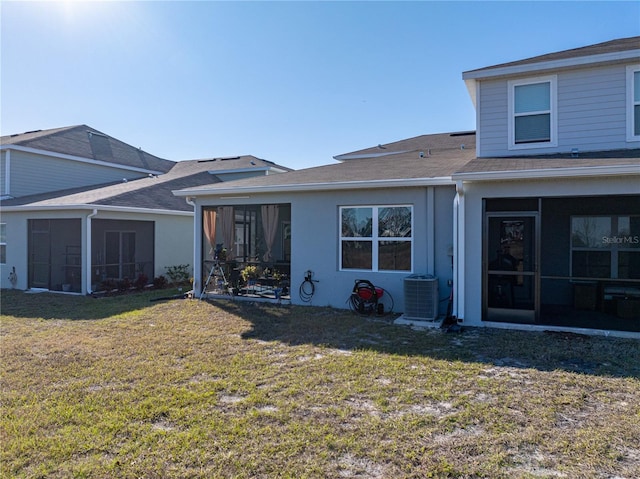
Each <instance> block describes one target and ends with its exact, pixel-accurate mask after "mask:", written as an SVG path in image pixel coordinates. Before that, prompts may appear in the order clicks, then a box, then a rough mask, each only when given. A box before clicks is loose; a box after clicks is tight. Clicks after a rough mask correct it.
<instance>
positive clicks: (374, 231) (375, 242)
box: [338, 204, 415, 274]
mask: <svg viewBox="0 0 640 479" xmlns="http://www.w3.org/2000/svg"><path fill="white" fill-rule="evenodd" d="M351 208H371V210H372V213H371V214H372V225H371V236H370V237H351V236H349V237H347V236H342V210H343V209H351ZM382 208H409V210H410V212H411V236H410V237H408V238H406V237H386V236H378V219H379V214H378V212H379V210H380V209H382ZM414 231H415V228H414V213H413V205H410V204H401V205H345V206H340V207H339V208H338V270H339V271H367V272H374V273H390V274H397V273H402V274H409V273H413V261H414V258H415V252H414ZM343 241H371V269H356V268H343V267H342V242H343ZM380 241H398V242H409V243H411V266H410V269H409V270H389V269H379V268H378V246H379V243H380Z"/></svg>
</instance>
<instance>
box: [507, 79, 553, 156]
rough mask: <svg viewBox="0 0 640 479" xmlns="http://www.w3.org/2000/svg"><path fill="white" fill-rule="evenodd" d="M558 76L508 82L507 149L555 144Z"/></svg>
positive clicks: (542, 146)
mask: <svg viewBox="0 0 640 479" xmlns="http://www.w3.org/2000/svg"><path fill="white" fill-rule="evenodd" d="M556 83H557V77H556V76H555V75H554V76H547V77H539V78H531V79H526V80H513V81H510V82H509V149H511V150H515V149H524V148H544V147H549V146H557V131H556V130H557V121H556V118H557V96H556Z"/></svg>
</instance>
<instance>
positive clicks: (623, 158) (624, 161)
mask: <svg viewBox="0 0 640 479" xmlns="http://www.w3.org/2000/svg"><path fill="white" fill-rule="evenodd" d="M610 167H629V172H631V173H633V172H635V174H640V149H629V150H609V151H590V152H576V153H573V154H572V153H561V154H551V155H537V156H517V157H505V158H476V159H474V160H473V161H470V162H469V163H467V164H466V165H465V166H464V167H463V168H461V169H460V170H459V171H458V172H456V174H455V175H454V177H455V178H458V179H464V178H474V177H478V178H480V177H482V176H487V177H491V176H494V175H495V174H496V173H509V174H511V173H514V174H517V175H520V176H521V177H522V178H524V179H526V178H529V177H536V175H537V173H536V172H540V171H543V170H544V171H551V170H555V171H556V173H557V174H558V175H564V176H571V175H572V174H573V172H575V170H576V169H581V170H583V171H586V169H592V171H593V172H594V174H597V172H598V171H600V170H601V169H602V168H610Z"/></svg>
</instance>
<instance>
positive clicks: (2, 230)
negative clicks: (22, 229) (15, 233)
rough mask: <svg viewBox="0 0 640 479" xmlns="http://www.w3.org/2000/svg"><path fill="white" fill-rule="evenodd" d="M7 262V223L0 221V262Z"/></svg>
mask: <svg viewBox="0 0 640 479" xmlns="http://www.w3.org/2000/svg"><path fill="white" fill-rule="evenodd" d="M6 263H7V223H0V264H6Z"/></svg>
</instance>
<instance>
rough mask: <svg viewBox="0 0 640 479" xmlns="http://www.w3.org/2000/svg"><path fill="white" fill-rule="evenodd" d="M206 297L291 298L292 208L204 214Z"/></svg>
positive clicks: (264, 207) (242, 207) (234, 209)
mask: <svg viewBox="0 0 640 479" xmlns="http://www.w3.org/2000/svg"><path fill="white" fill-rule="evenodd" d="M201 241H202V283H201V284H202V285H203V291H202V294H207V295H209V294H212V295H220V294H221V295H235V296H247V297H256V298H268V299H282V298H287V297H288V296H289V286H290V283H289V276H290V272H291V205H290V204H266V205H233V206H230V205H225V206H215V207H204V208H203V210H202V238H201Z"/></svg>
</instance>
